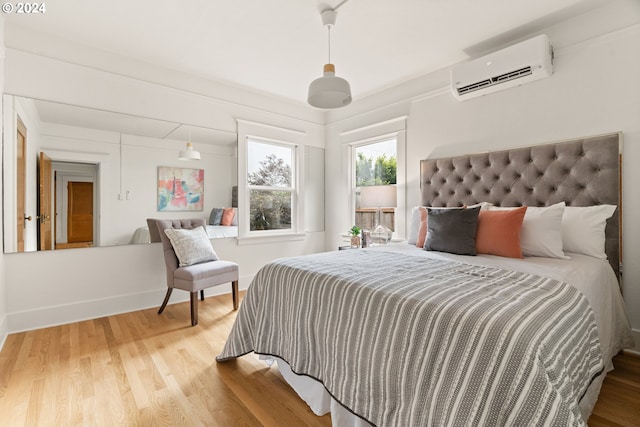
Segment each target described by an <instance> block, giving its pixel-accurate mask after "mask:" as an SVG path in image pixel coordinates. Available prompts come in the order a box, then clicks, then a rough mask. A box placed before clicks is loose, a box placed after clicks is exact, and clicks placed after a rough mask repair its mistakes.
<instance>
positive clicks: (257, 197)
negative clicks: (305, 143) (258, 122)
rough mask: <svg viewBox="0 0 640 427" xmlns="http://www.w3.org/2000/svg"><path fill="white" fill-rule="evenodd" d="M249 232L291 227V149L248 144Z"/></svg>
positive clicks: (292, 156)
mask: <svg viewBox="0 0 640 427" xmlns="http://www.w3.org/2000/svg"><path fill="white" fill-rule="evenodd" d="M248 159H249V164H248V177H247V181H248V185H249V230H250V231H262V230H283V229H289V230H290V229H291V228H292V218H291V209H292V205H293V192H294V171H293V159H294V147H292V146H286V145H280V144H273V143H269V142H264V141H256V140H249V141H248Z"/></svg>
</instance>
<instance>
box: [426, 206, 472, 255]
mask: <svg viewBox="0 0 640 427" xmlns="http://www.w3.org/2000/svg"><path fill="white" fill-rule="evenodd" d="M427 209H428V210H429V214H428V218H429V219H428V221H427V239H426V240H425V242H424V248H425V249H426V250H428V251H440V252H449V253H452V254H458V255H475V254H476V230H477V228H478V213H479V212H480V206H478V207H475V208H467V209H429V208H427Z"/></svg>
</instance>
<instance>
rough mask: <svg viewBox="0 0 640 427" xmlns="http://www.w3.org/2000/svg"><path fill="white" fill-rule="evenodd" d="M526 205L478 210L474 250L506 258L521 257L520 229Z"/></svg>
mask: <svg viewBox="0 0 640 427" xmlns="http://www.w3.org/2000/svg"><path fill="white" fill-rule="evenodd" d="M526 211H527V207H526V206H523V207H521V208H517V209H511V210H504V211H503V210H496V211H492V210H489V211H480V214H479V215H478V230H477V231H476V252H477V253H479V254H489V255H498V256H503V257H508V258H522V249H521V248H520V229H521V228H522V220H523V219H524V214H525V212H526Z"/></svg>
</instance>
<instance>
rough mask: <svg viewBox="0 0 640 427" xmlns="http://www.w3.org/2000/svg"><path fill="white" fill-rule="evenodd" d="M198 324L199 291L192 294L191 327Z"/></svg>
mask: <svg viewBox="0 0 640 427" xmlns="http://www.w3.org/2000/svg"><path fill="white" fill-rule="evenodd" d="M197 324H198V291H195V292H191V326H196V325H197Z"/></svg>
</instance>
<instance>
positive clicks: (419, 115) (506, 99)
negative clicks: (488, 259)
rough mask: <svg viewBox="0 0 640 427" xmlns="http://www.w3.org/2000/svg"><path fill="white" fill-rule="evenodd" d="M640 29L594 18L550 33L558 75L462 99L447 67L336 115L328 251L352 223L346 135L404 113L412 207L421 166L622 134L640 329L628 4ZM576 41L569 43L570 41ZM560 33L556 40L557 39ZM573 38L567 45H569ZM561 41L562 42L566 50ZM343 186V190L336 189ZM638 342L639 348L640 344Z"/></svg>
mask: <svg viewBox="0 0 640 427" xmlns="http://www.w3.org/2000/svg"><path fill="white" fill-rule="evenodd" d="M626 5H627V6H628V7H629V9H628V10H627V11H626V12H627V13H626V18H625V19H630V20H631V21H632V22H634V24H631V25H628V24H624V25H623V28H621V29H616V30H612V31H610V32H608V33H606V34H595V35H594V34H590V35H588V37H587V38H586V39H584V40H575V38H574V37H575V34H582V35H584V34H585V32H586V31H587V28H588V26H589V23H591V22H593V20H594V19H598V16H597V13H600V14H601V15H602V12H600V11H597V13H596V15H594V14H592V15H589V16H587V15H585V16H583V17H577V18H575V19H573V20H571V21H569V22H565V23H563V24H562V25H558V26H556V27H554V28H550V29H549V31H548V34H549V35H550V37H551V41H552V43H553V44H554V46H556V50H555V53H556V58H555V71H554V74H553V76H552V77H550V78H547V79H543V80H540V81H537V82H533V83H531V84H527V85H523V86H520V87H516V88H513V89H509V90H505V91H502V92H498V93H495V94H491V95H487V96H484V97H481V98H476V99H472V100H468V101H465V102H459V101H456V100H455V99H454V98H453V96H452V95H451V93H450V92H449V89H448V75H449V69H443V70H440V71H438V72H436V73H433V74H431V75H429V76H425V77H422V78H420V79H417V80H415V81H413V82H409V83H407V84H404V85H401V86H399V87H397V88H395V89H394V90H390V91H386V92H384V93H381V94H378V95H374V96H372V97H370V98H369V99H366V100H362V102H361V104H360V106H357V105H356V106H354V108H353V109H351V110H348V111H342V112H340V111H336V112H332V113H331V115H330V118H329V120H330V123H329V125H328V130H327V132H328V142H327V188H333V189H334V191H332V192H331V193H327V229H326V238H327V245H328V246H335V245H337V244H338V242H339V236H338V235H339V234H340V232H342V231H343V230H345V229H346V228H347V227H348V226H349V224H348V218H350V216H349V212H348V210H347V209H346V208H345V207H344V205H345V203H344V202H345V200H347V197H348V188H345V185H344V183H346V182H348V177H347V176H346V174H345V172H344V171H345V170H346V169H345V157H344V156H345V153H346V151H345V150H344V147H343V146H342V145H343V142H341V138H340V134H341V133H344V132H345V131H347V130H349V129H356V128H359V127H362V126H366V125H371V124H373V123H377V122H381V121H384V120H389V119H391V118H394V117H399V116H402V115H407V116H408V118H407V154H406V158H407V172H406V173H407V193H406V197H407V202H406V206H407V207H411V206H414V205H417V204H419V201H420V191H419V160H420V159H424V158H427V157H430V156H432V157H435V156H438V157H439V156H448V155H456V154H465V153H474V152H482V151H487V150H491V149H499V148H511V147H515V146H523V145H534V144H539V143H544V142H552V141H558V140H564V139H570V138H577V137H581V136H590V135H597V134H603V133H609V132H616V131H622V132H623V133H624V148H623V155H624V160H623V230H624V235H623V242H624V253H623V262H624V276H623V281H622V291H623V294H624V298H625V301H626V304H627V308H628V314H629V318H630V319H631V323H632V326H633V328H634V329H635V330H636V333H638V332H640V263H638V262H637V260H638V259H640V239H639V238H638V236H640V223H639V222H638V221H637V218H640V196H639V193H638V189H637V187H636V185H635V184H636V183H637V182H640V169H638V168H637V166H636V165H637V164H639V163H640V78H639V76H640V55H639V54H638V52H640V50H639V49H640V24H638V22H639V21H640V19H638V17H639V16H640V7H638V4H637V3H633V2H626ZM567 35H570V36H571V37H568V36H567ZM554 37H555V38H554ZM568 38H569V40H571V41H570V43H567V42H566V41H567V39H568ZM563 42H564V44H563ZM335 189H340V190H335ZM639 344H640V343H639Z"/></svg>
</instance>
